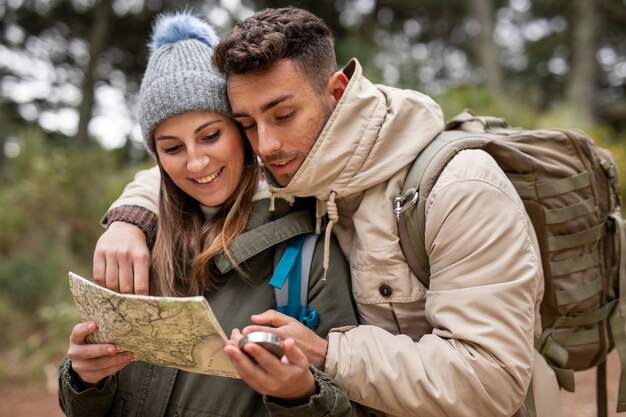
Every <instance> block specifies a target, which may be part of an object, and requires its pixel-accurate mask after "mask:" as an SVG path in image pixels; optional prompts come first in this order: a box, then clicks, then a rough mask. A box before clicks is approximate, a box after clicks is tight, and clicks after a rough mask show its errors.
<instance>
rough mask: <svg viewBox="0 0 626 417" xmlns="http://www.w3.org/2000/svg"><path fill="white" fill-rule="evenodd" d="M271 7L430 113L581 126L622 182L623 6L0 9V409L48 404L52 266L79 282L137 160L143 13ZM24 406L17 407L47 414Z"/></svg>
mask: <svg viewBox="0 0 626 417" xmlns="http://www.w3.org/2000/svg"><path fill="white" fill-rule="evenodd" d="M287 5H294V6H299V7H303V8H306V9H309V10H311V11H312V12H314V13H315V14H317V15H318V16H320V17H322V18H323V19H324V20H325V21H326V22H327V23H328V25H329V26H330V27H331V28H332V29H333V31H334V33H335V37H336V46H337V59H338V62H339V64H340V65H343V64H344V63H345V62H346V61H347V60H348V59H350V58H351V57H353V56H356V57H358V58H359V60H360V61H361V63H362V65H363V67H364V70H365V74H366V75H367V76H368V77H370V78H371V79H372V80H374V81H376V82H381V83H384V84H389V85H393V86H398V87H405V88H412V89H418V90H421V91H423V92H425V93H427V94H430V95H432V96H433V97H434V98H435V99H436V100H437V101H438V102H439V103H440V104H441V105H442V107H443V108H444V112H445V115H446V118H450V117H452V116H454V114H456V113H457V112H459V111H461V110H462V109H464V108H471V109H473V110H474V111H476V112H477V113H481V114H490V115H499V116H504V117H506V118H507V119H508V120H509V122H510V123H511V124H512V125H516V126H524V127H528V128H538V127H554V126H559V127H575V128H582V129H584V130H586V131H587V132H588V133H590V134H591V136H592V137H594V139H595V140H596V141H597V142H598V143H600V144H601V145H602V146H604V147H606V148H608V149H610V150H611V152H612V153H613V155H614V157H615V158H616V160H617V162H618V166H619V168H620V172H621V174H622V176H624V177H625V178H626V96H625V95H624V89H625V82H626V36H625V35H626V0H537V1H530V0H466V1H462V0H309V1H304V0H302V1H270V0H266V1H264V0H258V1H253V0H204V1H198V0H186V1H176V0H0V40H1V43H0V396H2V397H5V401H9V402H12V401H11V399H10V398H7V397H6V396H5V394H6V393H7V392H9V391H7V390H8V389H9V388H10V387H16V386H17V387H29V386H33V387H45V386H46V381H47V382H48V386H49V389H50V391H49V392H48V394H50V395H49V396H51V398H53V397H54V389H55V383H56V380H55V378H56V367H57V364H58V362H59V360H60V358H61V356H62V355H63V354H64V352H65V351H66V350H67V338H68V336H69V332H70V329H71V327H72V326H73V325H74V324H75V323H76V322H77V320H78V315H77V313H76V311H75V309H74V306H73V304H72V302H71V298H70V295H69V291H68V287H67V272H68V270H72V271H75V272H77V273H79V274H81V275H84V276H90V274H91V258H92V252H93V248H94V245H95V242H96V240H97V238H98V236H99V235H100V234H101V233H102V229H101V228H100V226H99V224H98V222H99V219H100V217H101V216H102V214H103V213H104V212H105V211H106V209H107V207H108V204H109V203H110V202H111V201H113V199H114V198H115V197H116V196H117V195H118V194H119V192H120V191H121V188H122V187H123V185H124V184H125V183H126V182H127V181H128V180H129V179H130V178H131V177H132V175H133V173H134V172H136V171H137V170H138V169H140V168H142V167H145V166H150V165H151V160H150V158H149V156H148V155H147V154H146V152H145V151H144V149H143V145H142V142H141V136H140V132H139V128H138V125H137V123H136V113H135V106H136V101H137V91H138V86H139V83H140V80H141V75H142V72H143V69H144V67H145V64H146V52H147V48H146V43H147V41H148V34H149V32H150V27H151V22H152V20H153V18H154V16H155V15H156V14H158V13H159V12H162V11H167V10H179V9H181V8H188V9H191V10H193V11H195V12H197V13H199V14H201V15H203V16H205V17H206V18H207V19H208V20H209V21H210V22H211V23H212V24H213V25H214V26H215V27H216V28H217V30H218V32H219V33H225V32H226V31H227V30H228V29H229V28H230V27H232V25H233V24H234V22H236V21H238V20H240V19H242V18H245V17H247V16H248V15H250V14H252V13H253V12H254V11H256V10H259V9H260V8H264V7H282V6H287ZM623 188H624V187H623ZM41 389H44V388H41ZM3 390H4V392H3ZM19 391H20V392H27V391H28V390H27V389H26V388H24V389H20V390H19ZM34 392H35V393H39V394H38V395H43V394H42V392H41V390H40V389H39V388H35V389H34ZM33 395H35V394H33ZM40 398H41V397H40ZM13 399H14V400H15V398H13ZM24 401H26V402H28V400H24ZM33 408H34V409H35V407H33ZM609 408H613V407H609ZM2 409H3V406H0V415H2V414H3V411H2ZM4 410H5V413H6V412H8V411H6V410H7V408H4ZM33 412H34V413H35V414H26V413H27V412H26V411H23V412H20V413H22V414H21V415H50V414H49V412H47V411H42V409H41V408H40V409H39V411H33ZM4 415H20V414H15V413H13V414H4ZM581 415H582V414H581ZM589 415H593V414H589Z"/></svg>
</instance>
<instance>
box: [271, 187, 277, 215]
mask: <svg viewBox="0 0 626 417" xmlns="http://www.w3.org/2000/svg"><path fill="white" fill-rule="evenodd" d="M275 200H276V193H274V192H273V191H272V192H271V193H270V211H274V210H276V205H275V203H274V201H275Z"/></svg>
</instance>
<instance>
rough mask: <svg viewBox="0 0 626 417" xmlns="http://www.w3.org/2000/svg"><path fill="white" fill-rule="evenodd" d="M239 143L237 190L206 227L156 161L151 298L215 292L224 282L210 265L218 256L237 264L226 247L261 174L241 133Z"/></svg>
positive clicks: (246, 214)
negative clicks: (240, 167) (156, 212)
mask: <svg viewBox="0 0 626 417" xmlns="http://www.w3.org/2000/svg"><path fill="white" fill-rule="evenodd" d="M241 140H242V142H243V147H244V168H243V174H242V177H241V181H240V182H239V186H238V187H237V188H236V190H235V192H234V193H233V195H231V196H230V197H229V198H228V200H227V201H226V202H225V203H224V204H222V206H221V207H220V209H219V211H218V212H217V213H216V214H215V216H214V217H213V218H212V219H210V220H208V221H206V222H205V221H204V217H203V213H202V210H201V208H200V204H199V203H198V201H196V200H194V199H193V198H191V197H190V196H189V195H188V194H186V193H185V192H183V191H182V190H181V189H180V188H178V186H176V184H175V183H174V181H172V179H171V178H170V177H169V175H167V173H166V172H165V171H164V170H163V167H162V166H161V163H160V162H159V169H160V171H161V187H160V195H159V220H158V222H157V232H156V239H155V243H154V247H153V249H152V253H151V257H152V259H151V267H150V294H151V295H168V296H192V295H199V294H201V293H202V291H204V290H210V289H215V288H218V287H219V286H220V285H222V284H223V283H224V277H223V276H222V275H221V274H220V272H219V271H218V270H217V268H216V267H215V265H214V264H213V262H211V260H212V259H213V257H214V256H216V255H218V254H220V253H221V252H224V254H225V255H226V256H227V257H228V258H229V259H230V260H231V261H232V262H233V265H237V264H236V262H234V260H233V258H232V255H231V253H230V251H229V250H228V246H229V245H230V244H231V243H232V242H233V241H234V240H235V239H236V238H237V236H239V234H240V233H241V232H242V231H243V230H244V227H245V225H246V222H247V221H248V217H249V216H250V212H251V210H252V198H253V196H254V193H255V191H256V187H257V184H258V182H259V175H260V174H259V166H258V162H257V159H256V156H255V155H254V153H253V152H252V149H251V148H250V145H249V144H248V141H247V140H245V139H244V136H243V134H241ZM157 160H158V157H157ZM236 268H237V269H239V268H238V267H236Z"/></svg>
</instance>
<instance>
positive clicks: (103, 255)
mask: <svg viewBox="0 0 626 417" xmlns="http://www.w3.org/2000/svg"><path fill="white" fill-rule="evenodd" d="M149 268H150V251H149V250H148V244H147V243H146V236H145V235H144V233H143V231H142V230H141V229H140V228H139V227H137V226H135V225H133V224H130V223H124V222H121V221H116V222H113V223H111V224H110V225H109V227H108V229H107V230H106V231H105V232H104V233H103V234H102V236H100V239H98V243H97V244H96V250H95V252H94V255H93V278H94V280H95V281H96V283H97V284H98V285H100V286H102V287H105V288H108V289H110V290H112V291H116V292H121V293H124V294H133V293H134V294H143V295H147V294H148V291H149V283H148V275H149V274H148V272H149Z"/></svg>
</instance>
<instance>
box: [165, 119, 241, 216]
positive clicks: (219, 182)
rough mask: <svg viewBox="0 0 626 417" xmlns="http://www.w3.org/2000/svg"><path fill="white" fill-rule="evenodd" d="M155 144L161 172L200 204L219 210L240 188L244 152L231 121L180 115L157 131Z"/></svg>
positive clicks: (238, 134)
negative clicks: (165, 173) (161, 168)
mask: <svg viewBox="0 0 626 417" xmlns="http://www.w3.org/2000/svg"><path fill="white" fill-rule="evenodd" d="M154 140H155V145H156V151H157V155H158V157H159V161H160V162H161V166H162V167H163V170H165V172H167V174H168V175H169V176H170V178H172V181H174V183H175V184H176V185H177V186H178V187H179V188H180V189H181V190H183V191H184V192H185V193H187V194H188V195H189V196H191V197H192V198H194V199H195V200H197V201H198V202H200V203H201V204H203V205H205V206H209V207H215V206H219V205H221V204H223V203H224V202H225V201H226V200H227V199H228V198H229V197H230V196H231V195H232V194H233V193H234V191H235V190H236V188H237V186H238V185H239V181H240V180H241V176H242V173H243V165H244V162H243V161H244V150H243V142H242V138H241V134H240V132H239V129H238V127H237V126H236V125H235V123H234V122H233V121H232V120H231V119H229V118H227V117H225V116H223V115H221V114H219V113H213V112H204V111H197V112H189V113H183V114H179V115H177V116H173V117H170V118H169V119H167V120H165V121H164V122H162V123H161V124H159V125H158V126H157V127H156V129H155V130H154Z"/></svg>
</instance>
